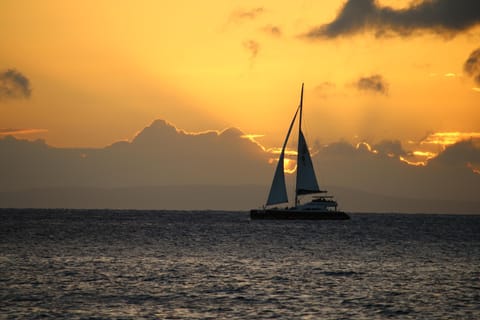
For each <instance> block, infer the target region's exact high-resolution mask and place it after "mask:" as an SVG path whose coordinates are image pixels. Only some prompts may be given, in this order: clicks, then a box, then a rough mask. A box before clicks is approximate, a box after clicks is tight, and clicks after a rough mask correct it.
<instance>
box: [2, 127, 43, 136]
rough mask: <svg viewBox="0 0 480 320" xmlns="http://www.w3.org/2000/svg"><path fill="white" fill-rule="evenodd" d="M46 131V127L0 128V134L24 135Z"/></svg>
mask: <svg viewBox="0 0 480 320" xmlns="http://www.w3.org/2000/svg"><path fill="white" fill-rule="evenodd" d="M44 132H48V130H47V129H17V128H0V136H8V135H12V136H15V135H26V134H35V133H44Z"/></svg>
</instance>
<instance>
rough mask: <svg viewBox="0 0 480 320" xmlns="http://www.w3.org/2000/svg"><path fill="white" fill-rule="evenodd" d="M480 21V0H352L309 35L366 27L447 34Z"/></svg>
mask: <svg viewBox="0 0 480 320" xmlns="http://www.w3.org/2000/svg"><path fill="white" fill-rule="evenodd" d="M479 23H480V2H479V1H475V0H424V1H420V2H419V1H415V2H413V3H412V4H411V5H410V6H409V7H408V8H405V9H393V8H390V7H384V6H380V5H379V4H377V3H376V1H375V0H348V1H347V2H346V3H345V4H344V5H343V7H342V8H341V9H340V12H339V13H338V15H337V17H336V18H335V19H334V20H333V21H332V22H330V23H327V24H324V25H321V26H319V27H316V28H313V29H311V30H310V31H309V32H307V34H306V35H305V36H306V37H307V38H310V39H316V38H336V37H339V36H348V35H353V34H356V33H360V32H364V31H373V32H375V35H376V36H377V37H380V36H386V35H388V34H389V33H395V34H398V35H401V36H408V35H411V34H412V33H414V32H415V31H430V32H433V33H437V34H442V35H446V36H453V35H455V34H456V33H459V32H462V31H466V30H468V29H469V28H472V27H473V26H475V25H477V24H479Z"/></svg>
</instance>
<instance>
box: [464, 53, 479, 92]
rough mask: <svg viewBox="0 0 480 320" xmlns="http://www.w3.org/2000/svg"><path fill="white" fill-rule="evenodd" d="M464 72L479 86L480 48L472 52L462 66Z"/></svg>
mask: <svg viewBox="0 0 480 320" xmlns="http://www.w3.org/2000/svg"><path fill="white" fill-rule="evenodd" d="M463 69H464V70H465V72H466V73H467V74H468V75H469V76H471V77H472V78H473V80H474V81H475V83H476V84H478V85H480V48H478V49H476V50H474V51H473V52H472V53H471V54H470V56H469V57H468V59H467V61H465V64H464V65H463Z"/></svg>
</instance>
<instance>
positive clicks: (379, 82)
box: [355, 74, 388, 95]
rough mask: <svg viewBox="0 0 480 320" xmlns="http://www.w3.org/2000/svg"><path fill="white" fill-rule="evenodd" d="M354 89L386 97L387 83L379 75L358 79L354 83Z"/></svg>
mask: <svg viewBox="0 0 480 320" xmlns="http://www.w3.org/2000/svg"><path fill="white" fill-rule="evenodd" d="M355 87H356V88H357V89H358V90H361V91H373V92H376V93H380V94H384V95H387V92H388V83H387V82H386V81H385V79H383V77H382V76H381V75H379V74H374V75H371V76H369V77H360V79H358V80H357V81H356V82H355Z"/></svg>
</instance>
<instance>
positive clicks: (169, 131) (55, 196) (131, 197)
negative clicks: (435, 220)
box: [0, 120, 480, 213]
mask: <svg viewBox="0 0 480 320" xmlns="http://www.w3.org/2000/svg"><path fill="white" fill-rule="evenodd" d="M313 147H314V157H313V161H314V165H315V168H316V169H317V176H318V178H319V182H320V184H321V186H325V185H327V186H328V185H330V186H334V187H331V188H330V189H331V190H330V191H331V192H332V193H333V194H334V195H335V196H336V198H337V200H338V201H339V204H340V206H341V207H342V208H343V209H344V210H347V211H363V212H379V211H381V212H430V213H434V212H436V213H480V202H479V201H480V191H479V190H480V175H479V174H476V173H474V172H473V170H472V164H474V165H477V164H480V148H479V147H478V143H477V141H472V140H469V141H462V142H459V143H457V144H455V145H452V146H450V147H448V148H446V149H445V150H444V151H443V152H442V153H440V154H439V155H438V156H437V157H436V158H434V159H431V160H430V161H429V162H428V164H427V165H426V166H418V167H417V166H411V165H408V164H406V163H404V162H401V161H399V159H398V157H399V156H400V155H402V154H405V153H406V151H404V150H403V149H402V147H401V145H400V144H399V143H397V142H388V141H387V142H382V143H381V144H379V145H377V146H376V147H375V148H376V150H379V152H376V153H373V152H370V150H368V149H366V148H361V147H354V146H352V145H350V144H348V143H347V142H337V143H332V144H330V145H328V146H320V145H315V146H313ZM0 155H1V156H0V207H49V208H52V207H57V208H58V207H71V208H128V209H135V208H138V209H233V210H246V209H249V208H252V207H258V206H261V205H262V204H263V203H264V201H265V199H266V196H267V192H268V188H269V186H270V183H271V179H272V175H273V170H274V165H275V158H276V157H277V155H275V154H273V153H272V152H271V151H269V150H266V149H265V148H264V147H262V146H261V145H259V144H258V143H256V142H255V141H252V140H250V139H248V138H246V137H245V136H244V134H243V133H242V132H241V131H240V130H238V129H235V128H231V129H227V130H224V131H221V132H216V131H209V132H204V133H188V132H185V131H182V130H179V129H177V128H175V127H174V126H173V125H171V124H169V123H168V122H166V121H164V120H157V121H154V122H153V123H152V124H151V125H150V126H148V127H146V128H145V129H143V130H142V131H140V133H139V134H138V135H137V136H136V137H135V138H134V139H133V140H132V141H131V142H128V141H121V142H117V143H114V144H112V145H110V146H107V147H105V148H99V149H93V148H90V149H89V148H82V149H74V148H55V147H51V146H49V145H47V144H46V143H45V142H44V141H41V140H38V141H27V140H18V139H16V138H13V137H5V138H3V139H0ZM293 178H294V175H289V177H288V178H287V179H288V180H289V181H288V182H289V183H292V179H293Z"/></svg>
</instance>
